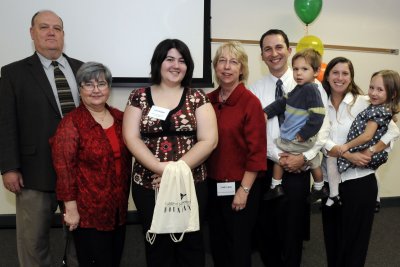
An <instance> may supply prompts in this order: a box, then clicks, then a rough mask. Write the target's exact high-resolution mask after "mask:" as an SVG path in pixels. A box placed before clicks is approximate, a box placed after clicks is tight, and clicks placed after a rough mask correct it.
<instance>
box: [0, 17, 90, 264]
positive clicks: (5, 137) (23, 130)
mask: <svg viewBox="0 0 400 267" xmlns="http://www.w3.org/2000/svg"><path fill="white" fill-rule="evenodd" d="M30 34H31V38H32V40H33V43H34V47H35V50H36V51H35V53H34V54H33V55H32V56H30V57H27V58H25V59H23V60H20V61H17V62H14V63H11V64H9V65H7V66H4V67H2V69H1V82H0V129H1V131H0V170H1V174H2V177H3V183H4V186H5V188H6V189H8V190H9V191H11V192H13V193H15V194H16V227H17V248H18V258H19V263H20V266H22V267H23V266H29V267H33V266H40V267H44V266H50V265H51V257H50V253H49V235H50V227H51V219H52V216H53V214H54V212H55V210H56V209H57V199H56V196H55V183H56V174H55V171H54V169H53V166H52V160H51V153H50V146H49V138H50V137H51V136H52V135H53V134H54V132H55V130H56V128H57V125H58V123H59V122H60V120H61V119H62V116H63V115H62V112H61V106H60V101H59V97H58V93H57V87H56V83H55V80H54V67H53V65H52V64H51V63H52V61H57V62H58V63H59V67H60V69H61V71H62V72H63V73H64V75H65V77H66V79H67V81H68V84H69V87H70V88H71V92H72V95H73V99H74V103H75V105H77V104H78V103H79V93H78V88H77V85H76V81H75V73H76V71H77V70H78V68H79V67H80V66H81V64H82V62H81V61H78V60H75V59H72V58H69V57H67V56H66V55H65V54H63V53H62V51H63V47H64V29H63V21H62V20H61V18H60V17H59V16H58V15H57V14H55V13H54V12H52V11H48V10H46V11H39V12H37V13H36V14H35V15H34V16H33V17H32V22H31V28H30ZM64 115H65V114H64Z"/></svg>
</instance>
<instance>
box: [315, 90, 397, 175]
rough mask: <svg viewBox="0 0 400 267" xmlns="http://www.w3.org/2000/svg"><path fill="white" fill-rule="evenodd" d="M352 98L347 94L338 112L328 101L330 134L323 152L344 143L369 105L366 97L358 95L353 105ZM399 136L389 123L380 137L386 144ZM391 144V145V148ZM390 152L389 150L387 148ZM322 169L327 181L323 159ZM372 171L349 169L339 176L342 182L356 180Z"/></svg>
mask: <svg viewBox="0 0 400 267" xmlns="http://www.w3.org/2000/svg"><path fill="white" fill-rule="evenodd" d="M353 101H354V96H353V95H352V94H351V93H347V94H346V96H345V97H344V99H343V101H342V102H341V103H340V105H339V108H338V110H337V111H336V110H335V108H334V107H333V105H332V102H331V98H329V100H328V112H327V114H328V116H329V120H330V134H329V138H328V140H327V141H326V143H325V146H324V149H325V151H330V150H331V149H332V148H333V147H334V146H336V145H342V144H345V143H346V140H347V134H348V133H349V130H350V126H351V124H352V123H353V121H354V119H355V118H356V116H357V115H358V113H360V112H361V111H363V110H364V109H366V108H367V107H368V106H369V105H370V104H371V103H370V101H369V97H368V96H367V95H359V96H358V97H357V98H356V99H355V101H354V103H353ZM399 135H400V131H399V128H398V127H397V126H396V124H395V123H394V122H393V121H391V122H390V124H389V129H388V131H387V133H386V134H385V135H384V136H382V138H381V141H382V142H383V143H385V144H388V143H389V142H391V141H394V140H396V139H397V138H398V137H399ZM392 144H393V143H391V146H392ZM387 149H388V150H390V148H387ZM322 167H323V168H322V169H323V174H324V180H325V181H328V176H327V173H326V162H325V158H324V160H323V162H322ZM374 172H375V171H374V170H371V169H366V168H349V169H348V170H346V171H345V172H343V173H342V174H341V180H342V182H344V181H347V180H351V179H357V178H361V177H364V176H367V175H369V174H371V173H374Z"/></svg>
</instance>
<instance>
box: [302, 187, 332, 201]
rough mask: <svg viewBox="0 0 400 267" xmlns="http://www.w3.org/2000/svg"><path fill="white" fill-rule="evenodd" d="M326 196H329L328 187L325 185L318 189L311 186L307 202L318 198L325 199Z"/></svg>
mask: <svg viewBox="0 0 400 267" xmlns="http://www.w3.org/2000/svg"><path fill="white" fill-rule="evenodd" d="M328 197H329V190H328V188H326V186H325V185H324V186H323V187H322V188H321V189H320V190H316V189H315V188H314V186H313V187H312V189H311V193H310V195H309V196H308V199H307V200H308V202H309V203H311V204H312V203H314V202H315V201H317V200H319V199H325V198H328Z"/></svg>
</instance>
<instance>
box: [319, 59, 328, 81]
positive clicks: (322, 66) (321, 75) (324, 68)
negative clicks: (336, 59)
mask: <svg viewBox="0 0 400 267" xmlns="http://www.w3.org/2000/svg"><path fill="white" fill-rule="evenodd" d="M325 70H326V63H324V62H322V63H321V68H320V70H319V74H318V76H317V80H318V81H320V82H322V80H323V79H324V73H325Z"/></svg>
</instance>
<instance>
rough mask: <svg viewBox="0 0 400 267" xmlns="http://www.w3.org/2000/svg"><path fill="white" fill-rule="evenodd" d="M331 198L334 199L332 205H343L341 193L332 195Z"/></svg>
mask: <svg viewBox="0 0 400 267" xmlns="http://www.w3.org/2000/svg"><path fill="white" fill-rule="evenodd" d="M330 199H332V201H333V205H332V206H342V205H343V203H342V200H341V199H340V197H339V195H337V196H334V197H330Z"/></svg>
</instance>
